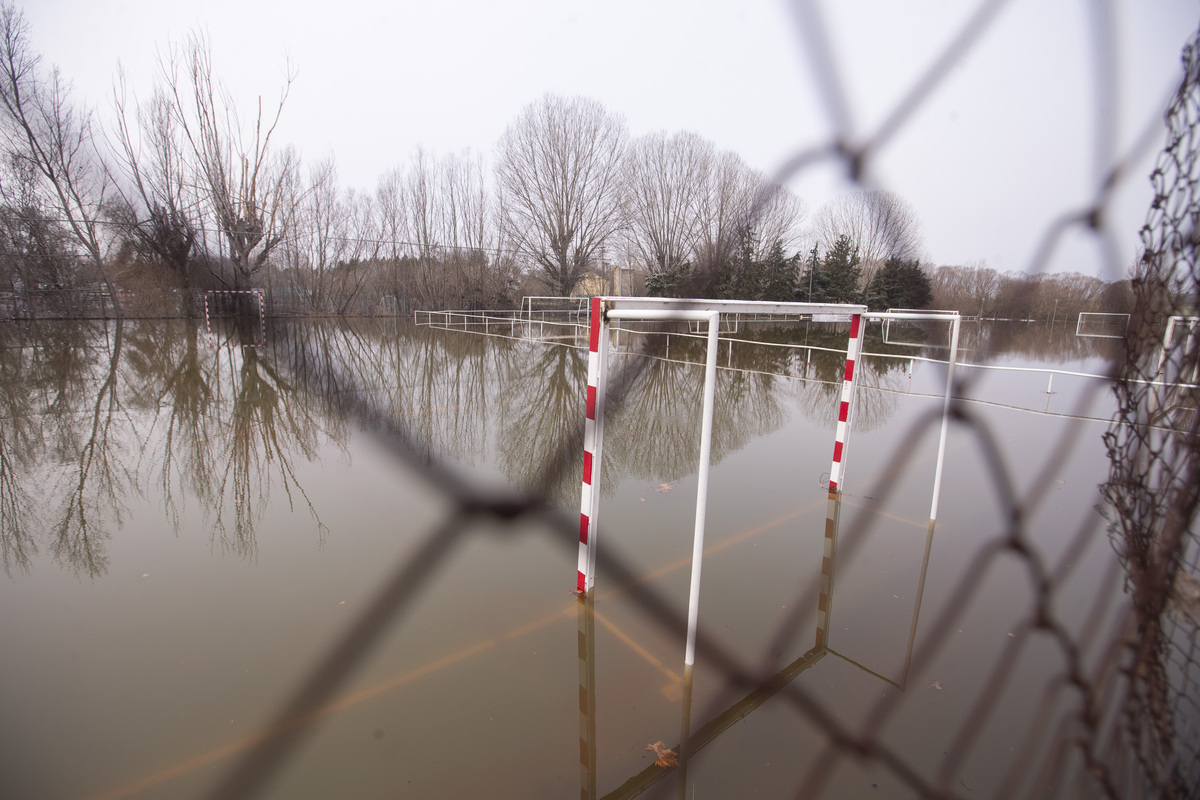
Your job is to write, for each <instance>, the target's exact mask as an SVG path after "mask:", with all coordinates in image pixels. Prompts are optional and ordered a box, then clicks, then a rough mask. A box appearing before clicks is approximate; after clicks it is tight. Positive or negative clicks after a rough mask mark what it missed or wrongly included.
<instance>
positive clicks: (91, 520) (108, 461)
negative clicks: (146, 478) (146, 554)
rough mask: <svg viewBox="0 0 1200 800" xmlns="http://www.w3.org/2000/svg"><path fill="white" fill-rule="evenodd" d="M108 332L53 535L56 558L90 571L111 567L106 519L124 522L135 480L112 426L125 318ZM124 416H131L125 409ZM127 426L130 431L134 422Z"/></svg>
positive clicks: (91, 573)
mask: <svg viewBox="0 0 1200 800" xmlns="http://www.w3.org/2000/svg"><path fill="white" fill-rule="evenodd" d="M104 333H105V337H104V341H105V343H106V344H107V346H108V359H107V363H103V362H98V363H97V364H96V366H97V368H98V372H99V374H98V379H99V385H98V386H97V387H96V388H95V395H94V398H95V399H94V401H93V402H92V403H91V406H90V408H89V409H88V413H87V414H86V415H84V417H83V418H82V421H83V426H82V428H81V443H80V446H79V449H78V453H77V454H76V455H75V457H74V461H73V469H72V471H71V472H69V473H67V474H65V475H64V476H63V478H62V482H61V485H62V486H63V487H64V488H65V492H63V493H62V495H63V500H62V502H61V504H60V505H59V510H58V511H57V513H56V515H55V516H56V518H57V519H58V520H59V521H58V522H57V523H56V524H55V525H54V528H53V540H52V541H53V544H52V551H53V553H54V557H55V558H56V559H57V560H58V561H60V562H64V563H67V564H69V565H70V566H71V567H72V568H74V569H75V570H76V571H78V572H82V573H86V574H88V575H89V576H92V577H95V576H97V575H101V574H103V573H104V571H105V570H106V569H107V567H108V556H107V554H106V553H105V543H106V542H107V540H108V539H109V537H110V536H111V533H110V532H109V531H108V530H107V529H106V528H105V527H104V523H105V522H107V521H114V522H116V524H117V525H118V526H119V525H120V524H121V522H122V514H123V511H124V508H123V498H124V495H125V493H126V492H128V491H130V490H131V489H133V488H134V486H135V481H134V478H133V474H132V472H131V471H130V469H129V463H130V460H131V459H132V456H131V453H130V452H128V451H126V452H124V453H122V452H120V445H121V438H122V437H121V436H120V432H118V431H114V429H113V419H114V415H116V414H118V412H120V411H121V402H120V398H119V394H118V392H119V389H120V366H121V347H122V343H123V338H124V323H123V322H121V321H120V320H118V321H117V322H116V324H115V327H114V329H113V331H112V333H111V336H110V335H109V332H108V330H107V325H106V326H105V331H104ZM121 417H122V419H123V420H124V421H126V422H129V423H131V422H132V421H131V420H130V419H129V417H128V415H127V414H122V415H121ZM129 429H130V430H129V432H132V424H130V425H129ZM127 438H128V437H127ZM55 493H56V494H59V493H60V492H59V491H56V492H55Z"/></svg>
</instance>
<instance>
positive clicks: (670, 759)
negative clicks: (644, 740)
mask: <svg viewBox="0 0 1200 800" xmlns="http://www.w3.org/2000/svg"><path fill="white" fill-rule="evenodd" d="M646 749H647V750H652V751H653V752H654V755H656V756H658V758H656V759H655V760H654V763H655V764H657V765H658V766H660V767H677V766H679V760H678V759H677V758H675V751H674V750H668V749H667V746H666V745H665V744H663V743H662V742H661V741H659V742H655V743H654V744H648V745H646Z"/></svg>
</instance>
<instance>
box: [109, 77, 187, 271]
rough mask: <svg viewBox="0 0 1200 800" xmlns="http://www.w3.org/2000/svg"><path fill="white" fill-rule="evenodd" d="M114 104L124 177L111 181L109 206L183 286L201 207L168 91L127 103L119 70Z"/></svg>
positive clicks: (160, 89)
mask: <svg viewBox="0 0 1200 800" xmlns="http://www.w3.org/2000/svg"><path fill="white" fill-rule="evenodd" d="M113 106H114V109H115V110H116V130H115V136H116V140H117V149H119V152H120V159H119V168H120V171H121V173H122V176H121V177H123V178H124V181H120V180H118V181H114V186H115V187H116V190H117V194H118V197H117V201H116V203H114V206H113V207H111V208H110V211H111V212H112V213H113V215H114V216H115V217H116V218H117V221H118V222H120V223H122V228H123V229H124V230H125V231H126V233H127V235H128V236H129V237H130V238H131V240H132V241H134V242H135V243H136V244H137V245H138V246H139V248H140V249H142V250H143V251H145V252H147V253H148V254H149V255H151V256H152V257H153V258H155V259H156V260H157V261H158V262H159V263H161V264H162V265H163V266H164V267H165V268H166V269H167V270H169V271H170V272H172V273H174V274H175V275H176V276H178V278H179V279H180V281H181V283H182V286H183V288H184V289H185V290H186V289H188V288H190V285H191V281H190V275H189V270H190V267H191V258H192V253H193V249H194V248H195V246H196V244H197V236H198V232H199V209H198V207H197V199H196V197H195V196H194V194H193V192H192V183H191V181H190V179H189V174H188V172H189V165H188V163H187V160H186V158H185V152H184V147H185V146H186V145H185V142H184V140H183V136H182V130H181V128H180V125H179V119H178V117H177V116H176V114H175V112H174V106H173V102H172V99H171V96H170V95H168V94H167V93H166V92H165V91H164V90H163V89H162V88H161V87H156V88H155V90H154V93H153V95H152V96H151V98H150V100H149V101H148V102H147V103H146V104H145V105H141V104H136V105H135V106H134V107H132V108H131V107H130V105H129V101H128V100H127V97H126V87H125V76H124V73H120V74H119V76H118V79H117V85H116V87H115V88H114V90H113ZM131 116H132V117H133V119H132V120H131V119H130V117H131ZM123 184H124V185H123Z"/></svg>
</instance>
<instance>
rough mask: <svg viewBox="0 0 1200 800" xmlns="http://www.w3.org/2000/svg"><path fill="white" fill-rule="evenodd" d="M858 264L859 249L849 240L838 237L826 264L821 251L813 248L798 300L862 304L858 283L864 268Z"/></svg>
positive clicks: (799, 287) (848, 238) (827, 254)
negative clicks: (810, 288)
mask: <svg viewBox="0 0 1200 800" xmlns="http://www.w3.org/2000/svg"><path fill="white" fill-rule="evenodd" d="M859 263H860V261H859V257H858V248H857V247H855V246H854V243H853V242H851V241H850V237H848V236H839V237H838V240H837V241H836V242H835V243H834V245H833V247H832V248H830V250H829V252H828V253H826V255H825V258H824V259H823V260H822V259H821V258H820V254H819V251H818V249H817V248H816V247H813V249H812V252H811V253H810V254H809V257H808V264H807V266H808V269H807V270H806V271H805V273H804V275H803V276H802V278H801V281H800V284H801V285H800V286H798V287H797V289H796V292H795V296H796V297H797V299H801V300H804V301H806V302H808V301H809V298H810V297H811V302H813V303H861V302H862V292H860V291H859V290H858V280H859V277H860V276H861V275H862V268H861V267H860V266H859ZM809 286H811V287H812V290H811V292H810V291H809Z"/></svg>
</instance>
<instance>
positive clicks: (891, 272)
mask: <svg viewBox="0 0 1200 800" xmlns="http://www.w3.org/2000/svg"><path fill="white" fill-rule="evenodd" d="M931 302H933V286H932V284H931V283H930V281H929V276H928V275H926V274H925V271H924V270H923V269H921V264H920V262H918V261H917V260H916V259H915V258H914V259H912V260H909V261H906V260H904V259H902V258H900V257H899V256H892V257H891V258H889V259H888V260H887V262H886V263H885V264H884V265H883V267H882V268H881V269H880V270H879V271H878V272H876V273H875V277H874V278H872V279H871V285H870V286H868V287H867V305H868V306H869V307H870V309H871V310H872V311H884V310H886V309H889V308H914V309H915V308H928V307H929V304H930V303H931Z"/></svg>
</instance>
